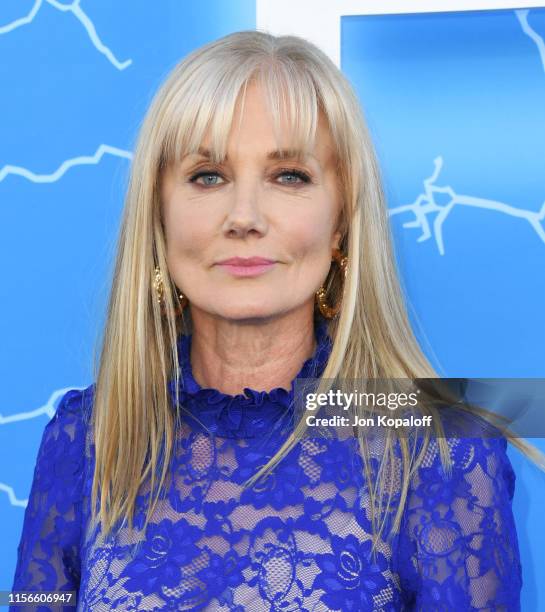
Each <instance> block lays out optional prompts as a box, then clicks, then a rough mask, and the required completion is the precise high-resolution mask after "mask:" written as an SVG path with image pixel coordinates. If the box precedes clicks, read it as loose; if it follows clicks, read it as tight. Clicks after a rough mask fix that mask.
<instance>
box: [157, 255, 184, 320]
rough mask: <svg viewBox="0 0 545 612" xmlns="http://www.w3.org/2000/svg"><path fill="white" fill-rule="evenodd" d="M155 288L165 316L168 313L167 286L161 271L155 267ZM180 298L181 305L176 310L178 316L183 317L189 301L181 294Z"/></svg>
mask: <svg viewBox="0 0 545 612" xmlns="http://www.w3.org/2000/svg"><path fill="white" fill-rule="evenodd" d="M153 288H154V290H155V293H156V295H157V302H158V304H159V306H160V307H161V312H162V313H163V314H165V312H166V309H165V286H164V283H163V276H162V275H161V270H160V269H159V266H156V267H155V278H154V281H153ZM178 298H179V300H180V304H179V306H178V307H177V308H176V314H177V315H181V314H182V311H183V309H184V308H185V307H186V306H187V304H188V303H189V300H188V299H187V298H186V297H185V295H184V294H183V293H181V292H180V294H179V295H178Z"/></svg>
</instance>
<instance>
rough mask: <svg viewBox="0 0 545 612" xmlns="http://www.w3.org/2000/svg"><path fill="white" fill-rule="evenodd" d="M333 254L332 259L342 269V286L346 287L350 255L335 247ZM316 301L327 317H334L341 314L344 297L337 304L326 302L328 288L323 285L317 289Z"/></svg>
mask: <svg viewBox="0 0 545 612" xmlns="http://www.w3.org/2000/svg"><path fill="white" fill-rule="evenodd" d="M332 255H333V259H332V261H334V262H335V263H336V264H337V265H338V266H339V270H340V271H341V282H342V288H344V281H345V278H346V273H347V270H348V257H346V256H345V255H343V253H342V252H341V251H340V249H333V252H332ZM342 288H341V293H342ZM316 301H317V303H318V308H319V309H320V312H321V313H322V315H323V316H324V317H325V318H326V319H333V318H334V317H336V316H337V315H338V314H339V311H340V310H341V302H342V299H340V300H339V301H338V302H337V304H335V306H330V305H329V304H328V303H327V302H326V290H325V287H324V286H323V285H322V286H321V287H320V288H319V289H318V291H316Z"/></svg>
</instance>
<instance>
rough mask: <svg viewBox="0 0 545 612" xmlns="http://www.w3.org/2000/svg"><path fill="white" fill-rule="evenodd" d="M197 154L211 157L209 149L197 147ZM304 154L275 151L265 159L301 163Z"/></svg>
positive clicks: (296, 151)
mask: <svg viewBox="0 0 545 612" xmlns="http://www.w3.org/2000/svg"><path fill="white" fill-rule="evenodd" d="M197 154H198V155H200V156H201V157H205V158H207V159H210V158H211V157H212V153H211V152H210V150H209V149H206V148H204V147H199V148H198V149H197ZM308 156H309V157H314V159H316V161H319V160H318V159H317V158H316V157H315V156H314V155H312V153H309V154H308ZM305 157H306V154H305V153H304V152H303V151H301V150H300V149H275V150H274V151H269V152H268V153H267V159H269V160H278V159H297V160H300V161H302V160H303V159H305ZM228 160H229V156H228V155H225V161H228Z"/></svg>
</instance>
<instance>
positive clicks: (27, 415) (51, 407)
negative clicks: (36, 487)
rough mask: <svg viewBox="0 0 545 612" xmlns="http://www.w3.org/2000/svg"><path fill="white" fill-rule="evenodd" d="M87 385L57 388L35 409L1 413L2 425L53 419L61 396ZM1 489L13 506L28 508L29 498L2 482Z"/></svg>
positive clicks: (0, 420)
mask: <svg viewBox="0 0 545 612" xmlns="http://www.w3.org/2000/svg"><path fill="white" fill-rule="evenodd" d="M85 388H86V387H66V388H65V389H57V390H56V391H53V393H52V394H51V395H50V396H49V399H48V400H47V402H46V403H45V404H44V405H43V406H40V407H39V408H35V409H34V410H29V411H27V412H19V413H16V414H10V415H9V416H3V415H2V414H0V425H8V424H9V423H17V422H19V421H28V420H29V419H35V418H37V417H40V416H42V415H43V414H45V415H46V416H47V417H48V418H49V419H52V418H53V416H54V415H55V410H56V408H55V404H56V402H57V400H58V399H59V398H61V397H62V396H63V395H64V394H65V393H67V392H68V391H70V390H71V389H79V390H82V389H85ZM0 491H3V492H4V493H6V494H7V496H8V499H9V502H10V504H11V505H12V506H20V507H21V508H26V506H27V504H28V499H18V498H17V496H16V495H15V492H14V490H13V487H10V486H9V485H7V484H5V483H3V482H0Z"/></svg>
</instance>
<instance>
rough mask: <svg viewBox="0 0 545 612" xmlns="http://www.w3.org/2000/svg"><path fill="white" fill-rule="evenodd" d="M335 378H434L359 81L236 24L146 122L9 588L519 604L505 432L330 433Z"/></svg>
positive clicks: (187, 63) (295, 45)
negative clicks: (306, 399)
mask: <svg viewBox="0 0 545 612" xmlns="http://www.w3.org/2000/svg"><path fill="white" fill-rule="evenodd" d="M336 377H339V378H341V379H378V378H405V379H413V380H414V379H416V378H419V377H420V378H423V377H429V378H437V374H436V373H435V372H434V371H433V369H432V367H431V366H430V364H429V363H428V361H427V360H426V358H425V357H424V355H423V353H422V352H421V350H420V348H419V346H418V344H417V342H416V340H415V338H414V336H413V333H412V331H411V327H410V325H409V322H408V320H407V316H406V313H405V310H404V307H403V301H402V298H401V294H400V290H399V286H398V280H397V278H396V270H395V265H394V257H393V254H392V249H391V242H390V234H389V226H388V218H387V211H386V206H385V202H384V197H383V193H382V191H381V184H380V176H379V171H378V167H377V163H376V160H375V156H374V153H373V147H372V143H371V141H370V138H369V134H368V132H367V130H366V127H365V122H364V119H363V116H362V113H361V110H360V108H359V106H358V102H357V99H356V97H355V95H354V93H353V90H352V89H351V87H350V86H349V84H348V82H347V80H346V79H345V78H344V77H343V75H342V73H341V72H340V71H339V70H338V69H337V68H336V67H335V66H334V65H333V64H332V62H331V61H330V60H329V59H328V58H327V57H326V56H325V55H324V53H322V52H321V51H320V50H318V49H317V48H316V47H314V46H313V45H312V44H310V43H308V42H306V41H304V40H302V39H300V38H297V37H290V36H287V37H274V36H271V35H268V34H265V33H261V32H254V31H247V32H238V33H235V34H232V35H229V36H226V37H224V38H222V39H220V40H218V41H215V42H213V43H210V44H208V45H206V46H204V47H202V48H200V49H198V50H196V51H194V52H193V53H191V54H190V55H189V56H188V57H187V58H185V59H184V60H183V61H182V62H181V63H180V64H179V65H178V66H177V67H176V68H175V69H174V70H173V71H172V73H171V75H170V76H169V78H168V79H167V80H166V82H165V83H164V85H163V86H162V87H161V89H160V91H159V92H158V93H157V95H156V97H155V99H154V100H153V103H152V105H151V108H150V109H149V112H148V113H147V116H146V117H145V120H144V123H143V125H142V128H141V132H140V135H139V140H138V143H137V146H136V150H135V155H134V161H133V165H132V170H131V177H130V184H129V189H128V194H127V199H126V206H125V213H124V218H123V224H122V231H121V235H120V242H119V250H118V255H117V260H116V267H115V275H114V279H113V287H112V292H111V300H110V303H109V310H108V316H107V323H106V328H105V332H104V337H103V339H102V347H101V352H100V359H99V363H98V368H97V372H96V383H95V384H94V385H92V386H90V387H88V388H87V389H84V390H81V391H80V390H72V391H70V392H68V393H67V394H66V395H65V396H64V397H63V399H62V401H61V403H60V405H59V407H58V409H57V413H56V415H55V416H54V417H53V419H52V420H51V421H50V423H49V424H48V425H47V427H46V430H45V433H44V437H43V440H42V444H41V447H40V451H39V455H38V461H37V467H36V473H35V477H34V481H33V485H32V491H31V494H30V499H29V504H28V507H27V510H26V513H25V520H24V528H23V533H22V536H21V543H20V546H19V549H18V562H17V569H16V576H15V580H14V584H13V590H14V591H22V590H35V591H70V590H73V591H76V592H77V609H78V610H92V611H93V612H102V611H106V610H140V611H141V610H167V609H168V610H201V609H203V610H204V609H206V610H232V611H243V610H249V611H251V612H254V611H255V612H257V611H261V610H279V611H280V610H313V611H327V610H351V611H362V610H363V611H367V610H426V611H429V610H485V609H487V610H488V609H492V608H494V609H502V610H517V609H519V596H520V588H521V580H522V578H521V565H520V559H519V550H518V543H517V535H516V529H515V524H514V520H513V514H512V509H511V500H512V497H513V493H514V482H515V475H514V473H513V470H512V467H511V464H510V462H509V459H508V457H507V454H506V443H507V441H506V438H505V437H502V436H482V437H479V436H475V437H472V438H463V437H459V438H456V437H445V436H443V435H441V433H442V431H443V421H444V419H441V416H442V413H441V407H440V405H439V404H436V405H430V408H429V410H430V414H431V416H432V417H433V418H434V428H433V432H432V431H430V433H429V436H425V437H424V438H421V437H420V438H419V442H418V444H417V445H413V444H411V442H410V441H411V439H412V438H410V437H409V436H408V435H401V434H399V433H398V432H397V430H395V429H393V428H392V429H391V430H389V431H388V432H387V435H386V436H385V438H384V440H383V442H382V443H381V444H379V445H378V446H377V444H373V445H371V444H369V439H368V437H367V435H366V432H365V430H364V428H363V427H354V428H353V429H352V431H353V432H354V433H355V434H356V435H352V436H351V437H350V436H348V437H344V438H342V437H339V438H338V439H335V437H333V438H327V437H322V438H320V437H319V436H317V435H311V434H309V432H308V431H307V430H308V429H309V425H308V424H307V422H306V420H305V419H303V418H296V412H295V409H294V394H295V383H296V382H297V381H300V380H303V379H306V378H318V379H319V381H320V389H327V385H326V381H327V380H330V379H334V378H336ZM445 414H446V413H445ZM432 433H433V435H432ZM512 441H513V442H514V443H515V444H516V445H517V446H518V447H519V448H520V449H522V450H524V451H525V452H526V453H528V455H529V456H531V457H533V458H534V459H535V460H536V461H541V459H542V458H541V457H540V456H539V454H538V452H537V451H536V450H535V449H533V448H532V447H530V446H528V445H526V443H524V442H522V441H521V440H518V439H515V438H513V439H512ZM541 465H543V464H541Z"/></svg>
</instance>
